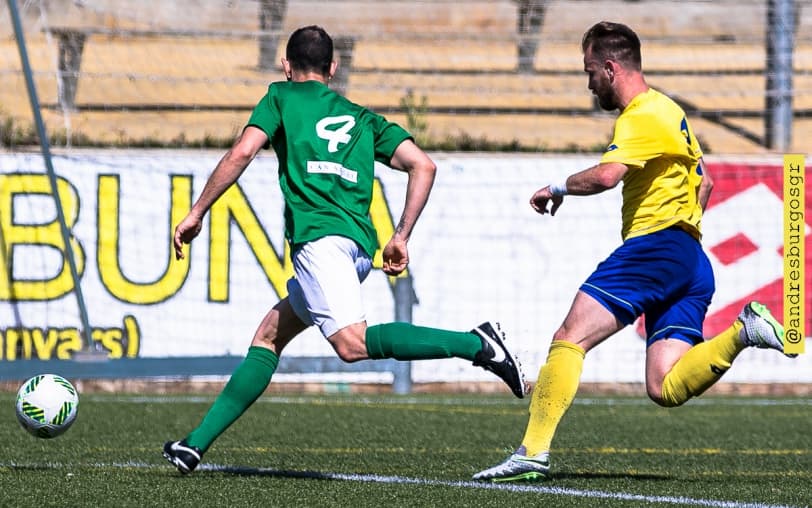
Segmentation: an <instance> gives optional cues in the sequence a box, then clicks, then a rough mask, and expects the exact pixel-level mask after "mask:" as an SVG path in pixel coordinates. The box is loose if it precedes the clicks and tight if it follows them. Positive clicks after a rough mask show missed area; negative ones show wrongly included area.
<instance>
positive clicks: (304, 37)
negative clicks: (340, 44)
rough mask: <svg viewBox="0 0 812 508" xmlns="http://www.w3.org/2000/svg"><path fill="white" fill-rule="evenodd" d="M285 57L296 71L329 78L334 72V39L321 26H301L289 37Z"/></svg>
mask: <svg viewBox="0 0 812 508" xmlns="http://www.w3.org/2000/svg"><path fill="white" fill-rule="evenodd" d="M285 58H286V59H287V61H288V62H289V64H290V68H291V69H292V70H294V71H297V72H302V73H316V74H320V75H321V76H323V77H325V78H329V77H330V75H331V73H332V72H333V69H332V67H333V39H332V38H330V35H329V34H328V33H327V32H326V31H325V30H324V29H323V28H322V27H320V26H316V25H310V26H305V27H302V28H299V29H297V30H296V31H295V32H293V33H292V34H291V36H290V38H289V39H288V45H287V48H286V49H285ZM288 78H290V76H288Z"/></svg>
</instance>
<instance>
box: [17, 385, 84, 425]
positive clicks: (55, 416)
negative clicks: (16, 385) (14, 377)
mask: <svg viewBox="0 0 812 508" xmlns="http://www.w3.org/2000/svg"><path fill="white" fill-rule="evenodd" d="M78 408H79V394H78V392H77V391H76V388H74V387H73V385H72V384H70V382H69V381H68V380H67V379H65V378H63V377H62V376H58V375H56V374H39V375H37V376H34V377H32V378H31V379H29V380H28V381H26V382H25V383H23V385H22V386H21V387H20V390H19V391H18V392H17V419H18V420H19V421H20V425H22V426H23V428H24V429H25V430H27V431H28V432H30V433H31V434H33V435H34V436H36V437H40V438H44V439H50V438H52V437H56V436H59V435H60V434H62V433H64V432H65V431H66V430H68V428H70V426H71V425H73V422H74V420H76V413H77V410H78Z"/></svg>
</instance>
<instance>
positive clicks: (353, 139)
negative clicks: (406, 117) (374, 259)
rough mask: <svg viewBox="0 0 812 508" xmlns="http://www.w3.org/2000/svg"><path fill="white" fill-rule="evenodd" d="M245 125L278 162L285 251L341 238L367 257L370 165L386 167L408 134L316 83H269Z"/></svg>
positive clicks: (370, 246)
mask: <svg viewBox="0 0 812 508" xmlns="http://www.w3.org/2000/svg"><path fill="white" fill-rule="evenodd" d="M248 125H251V126H254V127H257V128H259V129H262V130H263V131H264V132H265V134H267V135H268V139H269V143H268V144H269V145H271V146H273V148H274V150H275V151H276V155H277V157H278V159H279V184H280V186H281V188H282V194H283V195H284V198H285V237H286V238H287V240H288V242H290V244H291V246H292V247H293V248H295V247H296V246H297V245H300V244H302V243H304V242H309V241H313V240H317V239H319V238H321V237H324V236H327V235H339V236H345V237H348V238H352V239H353V240H355V241H356V242H358V244H359V245H360V246H361V247H362V248H363V249H364V251H365V252H366V253H367V254H369V255H370V256H373V255H374V254H375V251H376V250H377V249H378V235H377V233H376V231H375V228H374V227H373V226H372V221H371V220H370V217H369V207H370V203H371V201H372V184H373V180H374V164H375V161H379V162H382V163H384V164H389V163H390V161H391V159H392V154H393V153H394V152H395V149H396V148H397V147H398V145H400V144H401V143H402V142H403V141H404V140H406V139H409V138H410V135H409V133H408V132H406V131H405V130H404V129H403V128H401V127H400V126H399V125H397V124H395V123H392V122H389V121H387V120H386V119H385V118H384V117H382V116H380V115H377V114H375V113H373V112H371V111H369V110H367V109H366V108H363V107H362V106H359V105H357V104H354V103H353V102H350V101H349V100H347V99H345V98H344V97H342V96H341V95H339V94H337V93H335V92H334V91H332V90H330V89H329V88H328V87H327V86H326V85H324V84H323V83H319V82H318V81H305V82H292V81H286V82H285V81H281V82H276V83H271V85H270V86H269V87H268V93H267V95H265V97H263V98H262V100H260V102H259V104H257V106H256V107H255V108H254V111H253V113H252V114H251V118H250V119H249V120H248ZM266 148H267V146H266Z"/></svg>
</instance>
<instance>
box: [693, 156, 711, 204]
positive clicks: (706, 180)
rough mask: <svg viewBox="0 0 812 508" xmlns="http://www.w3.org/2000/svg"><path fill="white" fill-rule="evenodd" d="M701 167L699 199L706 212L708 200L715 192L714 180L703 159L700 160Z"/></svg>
mask: <svg viewBox="0 0 812 508" xmlns="http://www.w3.org/2000/svg"><path fill="white" fill-rule="evenodd" d="M699 165H700V167H701V168H702V182H701V183H700V184H699V190H698V191H697V193H698V196H697V197H698V199H699V205H700V206H701V207H702V210H705V209H706V208H707V206H708V200H709V199H710V195H711V191H713V178H712V177H711V175H710V173H709V172H708V165H707V164H705V161H704V160H703V159H699Z"/></svg>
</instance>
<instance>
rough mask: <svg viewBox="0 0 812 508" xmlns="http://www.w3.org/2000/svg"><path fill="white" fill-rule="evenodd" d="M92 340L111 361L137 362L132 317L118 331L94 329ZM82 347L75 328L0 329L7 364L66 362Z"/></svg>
mask: <svg viewBox="0 0 812 508" xmlns="http://www.w3.org/2000/svg"><path fill="white" fill-rule="evenodd" d="M91 337H92V339H93V341H94V342H98V343H99V344H101V346H102V347H103V348H104V349H105V350H107V351H108V357H109V358H112V359H116V358H122V357H124V356H126V357H127V358H136V357H137V356H138V351H139V347H140V342H141V339H140V331H139V327H138V322H137V321H136V319H135V317H133V316H131V315H127V316H124V324H123V326H122V327H121V328H118V327H111V328H93V329H92V330H91ZM83 345H84V339H83V337H82V334H80V333H79V329H78V328H74V327H68V328H7V329H5V330H3V329H1V328H0V355H2V356H3V359H4V360H6V361H15V360H17V359H20V360H29V359H32V358H33V359H38V360H50V359H53V358H57V359H59V360H69V359H71V358H73V356H74V355H75V354H76V352H78V351H80V350H81V349H82V347H83Z"/></svg>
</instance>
